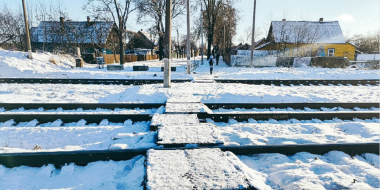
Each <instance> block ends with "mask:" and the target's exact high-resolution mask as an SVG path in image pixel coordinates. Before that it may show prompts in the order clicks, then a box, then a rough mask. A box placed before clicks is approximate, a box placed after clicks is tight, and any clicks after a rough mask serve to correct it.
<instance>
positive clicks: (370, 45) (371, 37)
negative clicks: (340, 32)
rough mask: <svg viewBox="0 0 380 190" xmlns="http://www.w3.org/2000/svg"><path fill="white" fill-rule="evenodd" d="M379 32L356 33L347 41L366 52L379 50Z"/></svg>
mask: <svg viewBox="0 0 380 190" xmlns="http://www.w3.org/2000/svg"><path fill="white" fill-rule="evenodd" d="M379 40H380V34H379V32H373V33H372V32H368V33H367V34H365V35H364V34H356V35H354V36H352V37H351V38H350V39H348V40H347V41H348V42H350V43H352V44H354V45H356V46H357V47H358V49H359V50H360V51H362V52H366V53H378V52H379Z"/></svg>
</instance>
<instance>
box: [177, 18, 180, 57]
mask: <svg viewBox="0 0 380 190" xmlns="http://www.w3.org/2000/svg"><path fill="white" fill-rule="evenodd" d="M177 45H178V46H177V47H178V48H177V59H178V58H179V52H181V51H180V50H179V49H180V48H179V33H178V25H177Z"/></svg>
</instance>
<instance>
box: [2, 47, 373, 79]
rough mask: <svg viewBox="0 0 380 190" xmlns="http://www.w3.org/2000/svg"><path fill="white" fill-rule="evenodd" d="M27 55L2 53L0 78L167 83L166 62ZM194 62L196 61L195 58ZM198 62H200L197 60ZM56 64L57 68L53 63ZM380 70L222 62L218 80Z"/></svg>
mask: <svg viewBox="0 0 380 190" xmlns="http://www.w3.org/2000/svg"><path fill="white" fill-rule="evenodd" d="M26 56H27V53H25V52H17V51H7V50H0V68H1V69H0V70H1V72H0V78H10V77H15V78H17V77H21V78H33V77H34V78H102V79H104V78H112V79H163V72H161V67H163V65H164V64H163V62H162V61H158V60H152V61H142V62H133V63H126V64H125V65H124V70H123V71H107V69H106V68H104V69H98V68H96V65H94V64H84V67H83V68H75V67H74V66H75V59H74V57H72V56H68V55H54V54H51V53H33V57H34V59H33V60H29V59H27V58H26ZM192 60H193V58H192ZM196 60H200V57H197V58H196ZM53 62H55V64H54V63H53ZM171 64H172V65H171V66H174V67H177V71H175V72H172V78H173V79H180V78H195V77H201V76H203V75H206V74H209V66H208V63H207V61H206V60H204V64H203V65H200V66H199V68H197V69H196V70H195V72H196V74H192V75H187V74H186V72H185V69H186V68H185V65H186V59H172V63H171ZM134 65H147V66H149V70H148V71H138V72H137V71H133V66H134ZM378 74H379V72H378V70H357V69H338V68H336V69H329V68H314V67H304V68H277V67H269V68H238V67H228V66H227V65H226V64H225V63H224V62H223V61H222V60H221V61H220V62H219V65H218V66H215V67H214V76H218V78H222V79H223V78H225V79H229V78H230V79H378V78H379V75H378Z"/></svg>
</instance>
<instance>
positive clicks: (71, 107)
mask: <svg viewBox="0 0 380 190" xmlns="http://www.w3.org/2000/svg"><path fill="white" fill-rule="evenodd" d="M204 104H205V105H206V106H207V107H209V108H210V109H212V110H215V109H220V108H223V109H235V108H242V109H243V108H244V109H253V108H257V109H270V108H279V109H287V108H293V109H305V108H310V109H321V108H338V107H339V108H344V109H355V108H362V109H371V108H379V107H380V104H379V103H378V102H368V103H346V102H333V103H328V102H327V103H324V102H320V103H309V102H304V103H204ZM161 106H165V103H0V108H4V109H5V111H6V110H14V109H19V108H24V109H26V110H28V109H39V108H43V109H45V110H49V109H50V110H51V109H58V108H62V109H64V110H75V109H78V108H82V109H83V110H91V109H98V108H100V109H111V110H113V109H116V108H119V109H136V108H139V109H153V108H159V107H161Z"/></svg>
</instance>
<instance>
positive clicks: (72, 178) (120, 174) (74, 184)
mask: <svg viewBox="0 0 380 190" xmlns="http://www.w3.org/2000/svg"><path fill="white" fill-rule="evenodd" d="M144 160H145V157H143V156H137V157H135V158H132V159H130V160H127V161H118V162H115V161H107V162H104V161H99V162H93V163H89V164H88V165H87V166H85V167H82V166H77V165H74V164H69V165H65V166H63V167H62V168H61V169H56V168H55V167H54V166H53V165H51V164H49V165H47V166H43V167H40V168H31V167H25V166H21V167H16V168H12V169H9V168H5V167H4V166H2V165H0V179H1V180H0V187H1V188H2V189H77V188H78V189H141V190H142V189H143V187H142V186H141V185H142V183H143V181H144V175H145V172H144Z"/></svg>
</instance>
